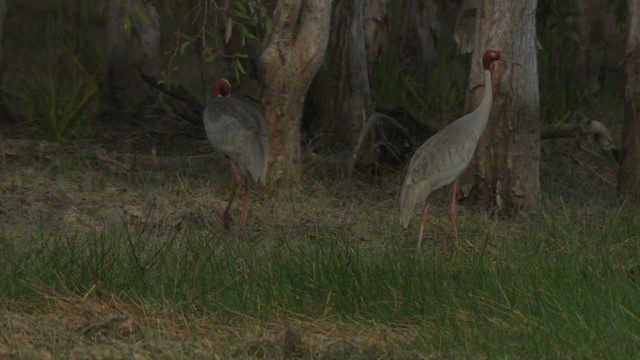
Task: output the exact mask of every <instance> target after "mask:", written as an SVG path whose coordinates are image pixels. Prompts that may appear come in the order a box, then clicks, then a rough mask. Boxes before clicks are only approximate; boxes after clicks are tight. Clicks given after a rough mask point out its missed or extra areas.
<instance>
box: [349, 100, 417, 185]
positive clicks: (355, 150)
mask: <svg viewBox="0 0 640 360" xmlns="http://www.w3.org/2000/svg"><path fill="white" fill-rule="evenodd" d="M379 120H386V121H388V122H389V123H390V124H391V125H393V126H394V127H396V128H397V129H398V130H400V132H401V133H402V134H403V135H405V136H406V137H410V136H409V132H408V131H407V129H406V128H404V127H403V126H402V125H400V124H399V123H398V122H397V121H396V120H395V119H394V118H392V117H390V116H387V115H385V114H381V113H378V112H373V113H372V114H371V116H370V117H369V119H367V122H366V123H365V124H364V126H363V127H362V130H360V135H359V136H358V141H357V142H356V145H355V146H354V147H353V153H352V154H351V158H349V165H348V167H347V179H348V180H351V178H352V177H353V168H354V167H355V164H356V160H357V159H358V154H359V153H360V146H362V143H363V142H364V138H365V136H366V135H367V133H368V132H369V130H370V129H371V128H372V127H373V124H375V123H376V122H378V121H379Z"/></svg>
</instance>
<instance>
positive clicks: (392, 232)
mask: <svg viewBox="0 0 640 360" xmlns="http://www.w3.org/2000/svg"><path fill="white" fill-rule="evenodd" d="M562 3H563V4H564V2H562ZM549 4H550V5H549V7H545V5H547V3H545V2H541V7H540V8H541V10H540V19H539V22H540V25H541V26H540V27H539V37H540V42H541V44H542V47H543V48H544V51H541V55H540V56H541V57H540V60H541V61H540V67H541V75H542V78H541V89H542V92H543V101H542V103H543V106H544V109H543V113H544V114H545V116H544V119H545V121H553V122H561V121H567V120H569V119H570V118H571V117H572V116H573V113H574V111H577V110H579V111H581V112H583V113H585V114H587V115H590V116H592V115H596V116H603V117H604V122H605V123H606V124H607V125H608V126H610V127H611V129H612V130H613V132H614V133H615V134H619V132H620V127H621V123H620V122H621V115H620V114H621V109H620V107H621V104H620V101H621V89H622V87H621V86H618V87H615V86H613V87H611V88H607V87H600V88H598V89H596V90H595V91H580V90H581V89H585V88H587V87H586V85H585V84H582V83H580V79H579V78H577V77H575V76H572V75H569V74H570V72H569V71H568V69H570V68H571V67H572V66H573V65H572V64H573V63H572V61H574V60H575V59H576V58H577V57H578V56H579V54H580V53H581V52H583V51H584V48H582V46H583V45H581V44H578V43H576V42H574V41H573V40H571V39H568V38H566V37H564V34H565V33H564V32H563V31H562V29H563V26H564V25H566V24H563V23H562V22H561V20H559V19H563V18H565V17H562V16H560V15H564V12H565V11H566V12H570V11H572V8H571V7H570V6H569V5H567V7H566V8H564V7H558V5H557V4H555V3H549ZM554 4H555V5H554ZM159 5H160V6H159V9H161V11H162V12H163V15H162V16H163V26H165V28H164V29H163V31H164V33H163V34H164V36H165V37H166V38H167V39H170V40H171V41H169V40H168V41H167V43H166V48H165V50H166V52H165V57H164V61H165V65H166V66H165V68H166V74H167V78H170V79H173V78H180V79H185V80H184V81H185V83H186V84H185V85H186V86H189V87H190V89H192V91H193V92H194V93H196V94H198V95H199V96H201V97H202V99H205V98H206V96H207V95H206V94H207V91H209V90H210V89H209V85H210V83H211V81H210V80H211V79H212V78H213V77H214V76H218V75H219V74H221V73H233V72H234V70H233V67H225V66H227V65H225V64H226V63H225V62H224V61H221V59H220V58H216V56H215V54H211V58H205V59H200V58H198V57H197V56H194V54H191V55H189V54H190V53H189V51H192V49H195V45H194V46H193V47H191V46H185V47H184V53H183V54H182V55H183V56H180V57H174V52H175V50H176V44H175V42H174V40H175V38H174V37H172V36H173V35H172V34H174V33H175V32H180V33H183V34H185V35H184V36H183V37H182V38H183V40H187V41H192V45H193V44H194V40H196V39H195V38H191V39H190V38H189V36H193V34H194V33H195V32H194V29H193V27H197V26H198V24H201V22H195V23H192V22H190V21H188V20H189V19H192V18H193V17H194V15H193V13H189V11H190V10H192V9H193V7H190V6H189V5H190V3H188V2H180V3H178V5H175V7H173V6H172V7H169V2H166V3H164V2H160V4H159ZM100 6H101V5H100V4H99V3H98V2H95V3H94V2H86V1H79V0H66V1H61V2H55V3H54V2H36V1H31V0H29V1H21V2H10V3H9V11H10V13H9V16H8V17H7V23H6V24H5V26H6V29H21V31H7V32H6V36H5V39H3V41H4V42H3V49H4V51H3V57H4V60H5V62H6V63H7V64H9V65H8V66H9V69H10V71H7V73H6V74H5V89H6V91H7V94H8V100H9V101H10V103H11V105H12V106H13V107H15V108H16V109H20V111H21V112H22V113H23V114H24V115H25V116H26V117H27V119H28V120H29V122H28V123H26V124H27V125H26V126H25V125H21V126H19V127H17V128H10V129H3V130H4V132H5V133H6V134H11V135H16V136H18V135H19V136H33V135H37V136H38V137H42V138H46V139H49V140H52V141H55V142H58V143H60V144H62V145H58V146H54V145H51V146H50V147H48V148H46V149H40V151H39V152H37V153H36V155H22V156H16V155H15V154H13V153H11V152H9V151H8V150H7V149H3V150H2V154H1V155H2V156H1V157H0V162H1V165H0V166H1V167H2V171H0V194H2V195H1V196H2V203H1V204H0V275H1V276H0V302H1V303H2V304H3V305H2V306H0V329H2V333H3V335H4V336H3V337H2V339H0V355H2V356H10V357H16V358H41V357H44V356H53V357H70V358H86V357H94V358H132V357H138V358H214V357H217V358H230V357H234V358H247V357H249V358H253V357H257V358H278V357H288V358H296V357H299V358H315V359H317V358H320V359H347V358H352V359H369V358H421V357H422V358H434V357H447V358H467V357H472V358H498V357H501V358H511V357H536V358H538V357H563V358H565V357H566V358H573V357H576V358H602V357H611V358H629V357H633V355H635V354H637V353H638V351H639V350H640V341H639V340H640V339H639V336H640V331H639V330H638V329H640V312H639V311H638V309H640V296H638V295H639V289H638V282H637V279H636V277H637V274H638V272H640V260H639V259H640V223H638V222H637V221H636V219H637V218H638V216H639V215H640V214H638V211H637V209H633V208H632V207H631V206H629V204H624V205H617V204H616V202H615V189H614V186H612V185H613V184H614V182H615V174H616V172H617V168H616V164H615V163H614V161H613V160H612V159H609V158H606V157H604V156H600V155H598V154H595V153H593V152H587V151H577V150H576V148H577V147H576V143H575V141H573V140H556V141H547V142H545V143H544V144H543V164H542V174H541V180H542V187H543V191H544V201H543V204H541V208H540V211H539V212H538V213H536V214H531V215H519V216H515V217H512V218H507V219H504V218H497V217H495V216H493V215H492V214H491V213H490V212H489V211H484V210H483V209H475V208H466V209H463V210H462V212H461V214H460V231H461V239H462V241H463V246H461V247H460V248H455V247H453V245H452V244H453V241H452V240H453V239H452V236H451V231H450V224H449V223H448V219H447V216H445V214H447V200H448V196H447V195H446V192H444V191H442V192H439V193H437V194H436V198H435V205H434V208H433V210H432V212H431V214H432V215H431V216H430V218H429V220H428V223H427V233H426V241H425V244H426V246H425V249H424V251H423V252H421V253H416V252H415V235H416V233H417V224H416V223H415V221H414V222H413V223H412V225H411V226H410V228H409V229H408V230H406V231H405V230H404V229H402V228H401V227H400V226H399V224H398V210H397V193H398V190H399V188H400V184H401V178H402V168H401V166H398V167H396V168H391V169H389V171H387V172H385V173H382V174H378V176H375V177H373V176H364V175H362V176H359V177H358V178H356V179H355V180H354V181H353V182H346V181H344V180H343V179H341V177H339V176H337V175H335V174H336V171H334V170H335V169H333V168H332V166H333V165H331V164H332V163H331V162H330V161H329V160H328V159H329V158H330V155H327V156H326V157H323V158H321V159H318V158H316V157H314V156H313V154H308V155H305V160H306V161H307V162H306V164H305V171H304V174H305V177H306V180H307V181H306V183H305V185H304V187H303V188H302V189H301V190H300V191H299V192H294V193H290V194H283V195H280V196H278V197H269V198H268V200H267V199H266V197H265V196H264V194H261V193H259V192H258V194H256V196H255V197H254V198H253V199H252V207H251V209H250V215H249V223H248V224H247V227H246V228H245V231H244V236H243V237H242V238H241V239H236V238H235V237H234V236H233V235H232V234H230V233H228V232H225V231H224V230H223V229H222V225H221V223H220V221H219V214H220V213H221V211H222V208H223V206H224V204H225V203H224V201H223V200H221V199H224V198H226V196H227V190H228V186H229V185H230V183H231V179H230V176H228V169H227V164H226V163H225V162H224V161H223V158H222V157H221V156H220V157H219V158H218V159H217V160H216V161H215V162H213V163H212V164H211V166H210V168H208V169H206V170H198V169H190V168H185V169H182V170H181V171H178V172H175V173H166V172H159V171H154V170H151V171H140V172H137V171H123V170H122V169H120V168H118V167H114V166H111V165H112V164H109V163H105V162H104V161H103V159H104V152H108V151H110V150H112V149H114V148H120V149H121V150H122V149H125V150H132V151H138V150H142V151H150V149H151V148H152V147H153V148H155V147H158V148H160V151H161V152H165V153H174V152H187V153H199V152H205V151H208V149H209V148H208V147H207V145H206V144H202V142H201V141H200V140H202V139H204V135H203V134H202V135H201V136H202V137H201V138H199V139H198V138H197V137H196V138H193V137H189V138H188V139H189V140H188V141H186V142H184V143H183V144H181V145H178V146H176V147H173V146H174V144H175V143H176V142H177V141H184V139H185V137H184V136H182V135H181V136H176V135H175V133H167V132H162V131H161V130H159V129H158V128H157V127H152V126H151V125H149V126H148V127H143V128H142V129H141V130H139V132H136V133H134V134H131V133H127V134H126V136H123V131H122V130H121V129H120V128H118V127H115V126H114V127H109V126H108V125H109V124H104V123H103V122H101V121H100V120H99V119H100V118H99V114H100V112H99V110H100V104H99V103H98V101H99V99H98V97H97V96H95V95H96V94H97V92H98V90H99V87H100V84H101V81H102V79H103V76H104V74H103V73H102V70H97V69H103V65H102V59H103V58H104V51H105V50H104V46H103V44H104V39H103V37H102V36H103V35H101V34H103V29H104V26H105V24H104V9H103V8H101V7H100ZM180 7H183V8H182V9H180ZM35 16H38V18H39V19H43V21H38V22H30V24H32V26H28V27H27V26H24V24H25V21H26V19H27V18H31V17H35ZM552 17H555V19H556V20H553V19H551V18H552ZM554 21H556V22H554ZM557 21H560V23H558V22H557ZM549 24H554V25H553V26H551V25H549ZM78 29H83V31H78ZM178 37H180V36H178ZM189 39H190V40H189ZM182 44H184V42H183V43H182ZM180 48H181V47H180V46H178V49H180ZM178 51H180V50H178ZM193 51H195V50H193ZM194 53H195V52H194ZM547 55H548V56H547ZM439 57H440V58H441V61H439V63H440V64H441V65H440V66H439V67H438V68H437V70H436V72H435V74H436V75H435V76H434V78H433V79H432V81H430V82H428V83H425V82H423V81H422V80H421V74H414V73H410V72H407V71H405V70H404V69H403V67H402V66H400V65H399V64H400V63H399V59H398V58H397V57H394V56H392V55H391V54H387V55H385V57H384V58H383V60H382V62H381V64H380V66H379V68H378V70H377V71H376V73H375V77H374V88H375V94H376V99H375V100H376V104H378V105H379V106H383V107H394V106H401V107H404V108H407V109H410V110H411V111H413V112H415V113H417V114H421V115H423V116H430V117H437V118H440V119H442V120H443V121H444V120H447V119H450V118H453V117H455V116H457V115H459V111H461V109H462V102H463V100H464V99H463V97H464V95H463V94H464V91H463V89H464V86H465V84H464V81H465V80H464V78H465V76H464V73H463V72H460V73H459V72H458V71H465V70H464V69H465V65H466V64H465V63H464V61H460V60H459V59H458V60H456V61H452V60H451V57H452V55H451V54H449V53H446V52H443V53H442V54H439ZM209 60H211V62H210V61H209ZM463 60H464V59H463ZM201 61H202V62H201ZM194 64H198V66H191V65H194ZM213 64H215V66H213ZM193 69H197V70H198V71H193ZM454 69H455V71H454ZM251 81H252V80H250V78H249V77H247V78H243V80H242V85H241V88H242V90H245V92H246V93H250V94H251V93H252V92H253V90H252V89H253V87H255V84H251ZM437 89H448V91H437ZM605 89H617V90H614V91H608V90H605ZM616 91H619V92H616ZM105 129H107V130H108V131H103V130H105ZM581 147H582V149H587V150H588V149H590V147H589V144H581ZM234 214H236V216H237V214H238V209H235V208H234Z"/></svg>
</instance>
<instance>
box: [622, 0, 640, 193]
mask: <svg viewBox="0 0 640 360" xmlns="http://www.w3.org/2000/svg"><path fill="white" fill-rule="evenodd" d="M627 9H628V11H627V62H626V69H625V70H626V87H625V97H624V131H623V132H622V134H623V135H622V153H621V164H620V174H619V177H618V197H619V198H620V200H621V201H628V202H629V203H637V201H638V200H640V119H639V117H640V0H629V1H628V3H627Z"/></svg>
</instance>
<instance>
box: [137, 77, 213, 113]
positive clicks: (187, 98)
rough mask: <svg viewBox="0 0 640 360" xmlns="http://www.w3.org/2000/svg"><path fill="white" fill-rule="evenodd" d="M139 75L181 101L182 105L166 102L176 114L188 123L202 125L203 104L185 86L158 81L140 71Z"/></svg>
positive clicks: (156, 87)
mask: <svg viewBox="0 0 640 360" xmlns="http://www.w3.org/2000/svg"><path fill="white" fill-rule="evenodd" d="M140 76H141V77H142V79H143V80H144V81H145V82H147V83H148V84H149V85H151V86H152V87H154V88H155V89H157V90H159V91H160V92H162V93H164V94H167V95H169V96H170V97H171V98H173V99H175V100H178V101H179V102H181V103H182V104H181V105H182V106H181V105H178V104H168V105H169V106H170V107H171V110H172V111H173V112H174V113H175V114H176V115H177V116H179V117H180V118H182V119H185V120H187V121H189V122H190V123H193V124H196V125H202V114H203V113H204V106H203V105H202V104H201V103H200V101H199V100H198V99H197V98H196V97H195V96H193V95H192V94H191V93H190V92H188V91H187V90H186V89H185V88H183V87H182V86H177V85H169V84H167V83H164V82H159V81H158V79H157V78H155V77H153V76H150V75H145V74H143V73H140Z"/></svg>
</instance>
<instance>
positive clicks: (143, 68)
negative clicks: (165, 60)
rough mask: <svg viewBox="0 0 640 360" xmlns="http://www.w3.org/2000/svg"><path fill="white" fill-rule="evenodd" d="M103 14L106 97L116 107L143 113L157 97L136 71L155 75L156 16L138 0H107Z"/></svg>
mask: <svg viewBox="0 0 640 360" xmlns="http://www.w3.org/2000/svg"><path fill="white" fill-rule="evenodd" d="M107 16H108V21H107V59H108V60H107V61H108V74H107V89H106V90H107V98H108V100H109V103H110V105H111V106H112V107H115V108H116V109H118V110H126V111H128V112H129V113H131V114H134V115H141V114H144V112H145V110H146V109H148V108H149V106H150V105H153V104H155V103H156V100H157V97H156V95H155V90H154V89H153V88H151V87H150V86H149V85H148V84H147V83H146V82H145V81H144V80H143V79H142V77H141V76H140V74H141V73H143V74H146V75H149V76H156V75H157V67H158V51H159V46H160V17H159V15H158V13H157V11H156V9H155V8H154V6H153V5H152V3H151V2H146V3H145V2H143V1H142V0H109V3H108V15H107Z"/></svg>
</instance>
